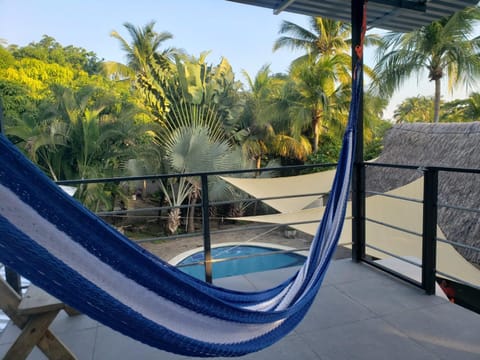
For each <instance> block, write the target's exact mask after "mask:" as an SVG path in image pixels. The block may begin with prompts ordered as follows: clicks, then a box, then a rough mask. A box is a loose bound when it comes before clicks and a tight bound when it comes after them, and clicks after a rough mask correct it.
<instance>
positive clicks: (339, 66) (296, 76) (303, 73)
mask: <svg viewBox="0 0 480 360" xmlns="http://www.w3.org/2000/svg"><path fill="white" fill-rule="evenodd" d="M343 60H344V55H343V54H340V55H333V56H322V57H321V58H319V59H318V60H317V61H316V62H303V63H299V64H298V65H296V66H295V67H293V68H292V70H291V74H290V76H291V78H292V81H293V86H292V85H287V87H288V89H289V91H291V94H290V95H288V94H287V96H288V98H287V99H286V100H287V101H286V104H285V105H286V106H287V111H286V114H287V115H288V121H289V123H290V128H291V133H292V135H293V137H298V135H300V134H303V133H310V134H312V136H311V143H312V148H313V152H314V153H315V152H317V151H318V146H319V139H320V135H321V133H322V132H323V131H324V130H327V129H329V130H338V129H340V128H341V124H342V123H344V122H345V119H346V115H347V112H346V111H347V110H348V101H347V99H348V98H349V97H348V96H349V95H350V87H349V84H350V74H349V66H347V65H346V64H345V62H344V61H343Z"/></svg>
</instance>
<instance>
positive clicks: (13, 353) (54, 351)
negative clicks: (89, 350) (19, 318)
mask: <svg viewBox="0 0 480 360" xmlns="http://www.w3.org/2000/svg"><path fill="white" fill-rule="evenodd" d="M57 314H58V311H50V312H47V313H43V314H38V315H32V316H30V317H29V321H28V323H27V324H26V325H25V327H24V328H23V329H22V332H21V334H20V335H19V336H18V338H17V339H16V340H15V342H14V343H13V344H12V346H11V347H10V349H9V350H8V352H7V353H6V354H5V356H4V360H21V359H26V358H27V356H28V355H29V354H30V352H31V351H32V350H33V348H34V347H35V345H37V346H38V347H39V348H40V350H42V352H43V353H44V354H45V356H47V358H48V359H50V360H75V359H76V357H75V355H73V354H72V353H71V352H70V351H69V350H68V348H67V347H66V346H65V345H64V344H63V343H62V342H61V341H60V340H59V339H58V338H57V337H56V336H55V335H54V334H52V332H51V331H50V330H48V327H49V326H50V324H51V323H52V322H53V320H54V319H55V317H56V316H57Z"/></svg>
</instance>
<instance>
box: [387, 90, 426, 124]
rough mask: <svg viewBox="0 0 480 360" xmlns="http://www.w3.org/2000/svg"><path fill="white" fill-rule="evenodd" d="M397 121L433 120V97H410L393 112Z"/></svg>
mask: <svg viewBox="0 0 480 360" xmlns="http://www.w3.org/2000/svg"><path fill="white" fill-rule="evenodd" d="M393 118H394V119H395V122H396V123H397V124H398V123H404V122H409V123H412V122H425V123H427V122H432V121H433V98H432V97H426V96H416V97H410V98H407V99H405V100H403V102H402V103H401V104H400V105H398V106H397V108H396V109H395V112H394V114H393Z"/></svg>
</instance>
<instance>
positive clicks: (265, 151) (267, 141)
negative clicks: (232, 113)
mask: <svg viewBox="0 0 480 360" xmlns="http://www.w3.org/2000/svg"><path fill="white" fill-rule="evenodd" d="M243 75H244V76H245V78H246V79H247V83H248V85H249V87H250V92H248V93H247V99H246V104H245V108H244V113H243V116H242V118H241V121H242V128H243V130H244V132H243V135H244V136H243V139H242V142H241V143H242V150H243V153H244V155H245V156H246V157H247V158H248V159H251V160H253V161H254V162H255V167H256V168H257V169H259V168H260V167H261V163H262V159H263V158H264V157H266V156H268V155H270V156H273V157H278V156H280V157H283V158H293V159H297V160H300V161H304V160H305V159H306V157H307V155H308V154H309V153H310V152H311V151H312V148H311V146H310V143H309V142H308V140H307V139H306V138H304V137H303V136H301V135H300V136H298V137H292V136H291V134H290V132H289V129H288V127H284V124H282V121H279V119H280V118H281V116H279V115H280V113H281V110H279V108H278V106H277V105H278V104H277V101H278V100H279V97H278V96H277V94H279V93H280V92H281V91H282V87H283V86H284V83H285V78H283V77H280V76H272V75H271V74H270V67H269V66H268V65H265V66H263V67H262V68H261V69H260V70H259V71H258V72H257V75H256V76H255V78H254V79H252V78H251V77H250V76H249V75H248V73H246V72H243Z"/></svg>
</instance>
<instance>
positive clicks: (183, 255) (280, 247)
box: [168, 241, 308, 266]
mask: <svg viewBox="0 0 480 360" xmlns="http://www.w3.org/2000/svg"><path fill="white" fill-rule="evenodd" d="M226 246H232V247H235V246H259V247H264V248H269V249H274V250H295V248H294V247H291V246H286V245H279V244H272V243H264V242H256V241H252V242H238V241H237V242H224V243H220V244H215V245H213V246H212V249H213V248H218V247H226ZM203 248H204V247H203V246H198V247H196V248H194V249H191V250H187V251H184V252H183V253H181V254H178V255H176V256H174V257H173V258H171V259H170V260H168V263H169V264H170V265H173V266H175V265H178V263H180V262H181V261H182V260H184V259H185V258H187V257H189V256H191V255H193V254H195V253H197V252H199V251H202V250H203ZM295 253H296V254H300V255H303V256H307V255H308V251H305V250H302V251H298V252H295Z"/></svg>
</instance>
